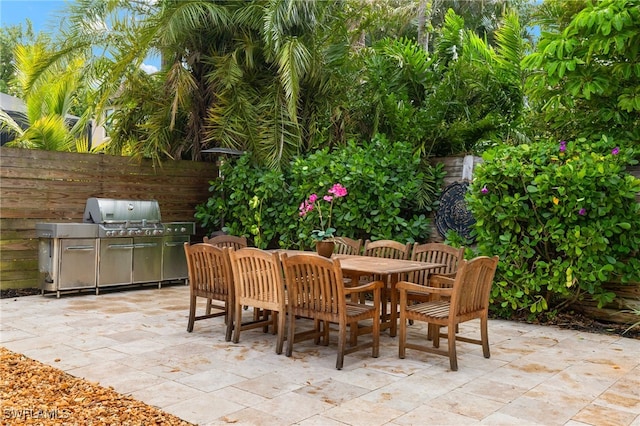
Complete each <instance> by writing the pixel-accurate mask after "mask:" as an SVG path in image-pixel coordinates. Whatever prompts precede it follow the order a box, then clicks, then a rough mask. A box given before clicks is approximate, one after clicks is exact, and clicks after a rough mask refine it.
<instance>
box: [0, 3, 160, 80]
mask: <svg viewBox="0 0 640 426" xmlns="http://www.w3.org/2000/svg"><path fill="white" fill-rule="evenodd" d="M68 3H73V0H67V1H64V0H0V25H1V26H2V27H3V28H4V27H5V26H9V25H18V24H23V26H24V25H26V20H27V19H29V20H30V21H31V23H32V24H33V29H34V31H35V32H36V33H37V32H39V31H42V32H44V33H50V34H51V33H53V32H55V31H56V26H57V24H58V23H59V22H60V17H61V16H62V13H63V11H64V10H65V6H66V5H67V4H68ZM145 63H146V64H149V65H150V66H152V67H155V68H156V69H157V68H158V67H159V66H160V60H159V58H153V59H151V58H148V59H147V60H145Z"/></svg>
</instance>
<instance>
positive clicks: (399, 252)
mask: <svg viewBox="0 0 640 426" xmlns="http://www.w3.org/2000/svg"><path fill="white" fill-rule="evenodd" d="M364 255H365V256H373V257H382V258H385V259H401V260H407V259H409V256H411V243H406V244H403V243H401V242H399V241H395V240H377V241H371V240H366V241H365V242H364ZM403 279H406V277H404V278H403ZM360 280H361V281H362V280H364V281H376V280H381V281H383V282H384V283H385V286H384V288H383V289H382V295H381V301H382V315H383V317H386V316H387V304H388V303H389V302H390V301H391V288H390V287H389V282H388V277H380V276H375V275H374V276H368V277H361V279H360Z"/></svg>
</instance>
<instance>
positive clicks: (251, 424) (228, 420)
mask: <svg viewBox="0 0 640 426" xmlns="http://www.w3.org/2000/svg"><path fill="white" fill-rule="evenodd" d="M230 424H232V425H234V426H235V425H245V426H271V425H287V424H289V423H288V422H287V421H285V420H284V419H281V418H279V417H276V416H272V415H271V414H268V413H265V412H264V411H260V410H256V409H255V408H251V407H248V408H243V409H242V410H238V411H236V412H234V413H231V414H227V415H225V416H222V417H219V418H218V419H216V420H215V421H213V422H208V423H206V424H205V425H203V426H214V425H230Z"/></svg>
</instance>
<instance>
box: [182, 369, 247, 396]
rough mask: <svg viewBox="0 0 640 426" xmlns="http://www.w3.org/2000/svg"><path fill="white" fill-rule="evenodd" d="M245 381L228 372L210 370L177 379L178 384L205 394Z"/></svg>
mask: <svg viewBox="0 0 640 426" xmlns="http://www.w3.org/2000/svg"><path fill="white" fill-rule="evenodd" d="M244 380H245V379H244V378H242V377H240V376H238V375H236V374H233V373H229V372H226V371H220V370H209V371H203V372H200V373H196V374H192V375H190V376H185V377H181V378H179V379H176V381H177V382H178V383H182V384H183V385H187V386H191V387H192V388H194V389H198V390H201V391H203V392H211V391H214V390H217V389H221V388H224V387H225V386H230V385H234V384H236V383H240V382H242V381H244Z"/></svg>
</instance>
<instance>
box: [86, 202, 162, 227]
mask: <svg viewBox="0 0 640 426" xmlns="http://www.w3.org/2000/svg"><path fill="white" fill-rule="evenodd" d="M160 220H161V219H160V205H159V204H158V202H157V201H156V200H117V199H112V198H89V199H87V203H86V205H85V209H84V215H83V217H82V221H83V222H84V223H99V224H106V223H123V222H142V221H144V222H147V223H149V224H152V223H159V222H160Z"/></svg>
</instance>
